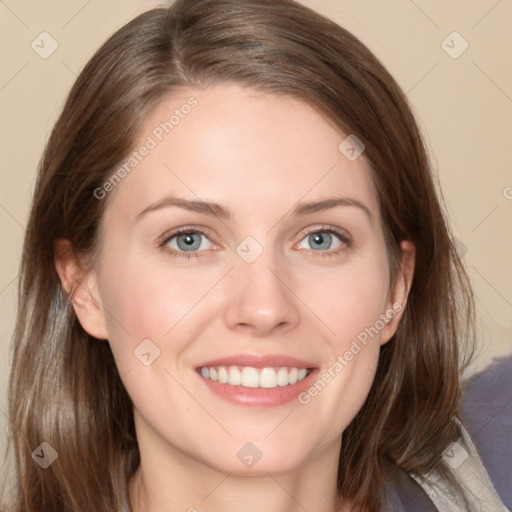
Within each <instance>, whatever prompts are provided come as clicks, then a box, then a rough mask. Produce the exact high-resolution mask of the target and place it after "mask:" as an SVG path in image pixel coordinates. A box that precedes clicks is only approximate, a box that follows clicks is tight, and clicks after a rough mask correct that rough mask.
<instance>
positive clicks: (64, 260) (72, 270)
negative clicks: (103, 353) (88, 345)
mask: <svg viewBox="0 0 512 512" xmlns="http://www.w3.org/2000/svg"><path fill="white" fill-rule="evenodd" d="M53 254H54V263H55V269H56V270H57V274H58V275H59V278H60V282H61V286H62V290H63V292H64V294H65V295H67V296H69V297H70V300H71V303H72V304H73V309H74V310H75V313H76V316H77V318H78V321H79V322H80V324H81V326H82V327H83V328H84V330H85V331H86V332H87V333H88V334H90V335H91V336H94V337H95V338H98V339H104V340H106V339H108V334H107V323H106V318H105V313H104V310H103V307H102V305H101V297H100V295H99V291H98V282H97V275H96V273H95V272H94V271H89V272H84V270H83V269H82V266H81V265H80V261H79V259H78V257H77V255H76V254H75V251H74V250H73V247H72V245H71V242H70V241H69V240H66V239H64V238H59V239H58V240H56V241H55V242H54V244H53Z"/></svg>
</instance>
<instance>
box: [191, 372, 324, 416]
mask: <svg viewBox="0 0 512 512" xmlns="http://www.w3.org/2000/svg"><path fill="white" fill-rule="evenodd" d="M317 372H318V369H317V368H314V369H312V370H311V371H310V373H309V374H308V375H307V376H306V377H305V378H304V379H303V380H301V381H300V382H297V383H295V384H289V385H288V386H277V387H276V388H246V387H244V386H231V385H230V384H223V383H221V382H218V381H214V380H211V379H205V378H204V377H203V376H202V375H201V374H200V373H199V372H197V371H196V374H197V375H198V377H199V378H200V379H201V380H202V381H203V382H204V383H205V384H206V385H207V386H208V388H210V390H211V391H213V392H214V393H215V394H217V395H218V396H220V397H221V398H223V399H224V400H227V401H228V402H231V403H234V404H236V405H243V406H249V407H277V406H279V405H283V404H286V403H288V402H291V401H292V400H295V399H296V398H297V396H298V395H299V394H300V393H302V392H304V391H306V389H308V388H309V387H310V386H311V383H312V382H313V380H314V377H315V375H316V373H317Z"/></svg>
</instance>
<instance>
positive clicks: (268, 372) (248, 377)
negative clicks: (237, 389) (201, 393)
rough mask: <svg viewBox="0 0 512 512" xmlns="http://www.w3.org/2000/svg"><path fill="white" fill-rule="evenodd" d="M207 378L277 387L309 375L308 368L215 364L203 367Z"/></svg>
mask: <svg viewBox="0 0 512 512" xmlns="http://www.w3.org/2000/svg"><path fill="white" fill-rule="evenodd" d="M201 375H202V376H203V377H204V378H205V379H210V380H213V381H218V382H220V383H222V384H229V385H231V386H243V387H246V388H267V389H272V388H277V387H278V386H288V385H291V384H295V383H296V382H300V381H301V380H303V379H305V378H306V376H307V375H308V370H307V369H306V368H288V367H281V368H253V367H251V366H244V367H240V366H228V367H226V366H215V367H210V368H207V367H206V366H204V367H203V368H201Z"/></svg>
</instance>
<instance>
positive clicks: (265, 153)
mask: <svg viewBox="0 0 512 512" xmlns="http://www.w3.org/2000/svg"><path fill="white" fill-rule="evenodd" d="M347 135H348V134H345V133H343V132H342V131H341V130H340V129H338V128H336V127H334V126H333V124H332V123H330V122H329V121H328V120H326V119H325V118H324V116H322V114H320V113H318V112H317V111H315V110H314V109H313V108H312V107H311V106H309V105H308V104H306V103H305V102H302V101H300V100H297V99H295V98H292V97H289V96H281V95H279V96H278V95H274V94H269V93H263V92H260V91H254V90H248V89H245V88H242V87H239V86H235V85H218V86H215V87H208V88H206V89H204V90H199V89H192V88H190V89H183V90H180V91H178V92H175V93H173V94H172V95H169V96H167V97H166V98H164V99H163V100H162V101H160V102H159V103H158V104H157V105H156V106H155V107H154V108H153V109H152V110H151V111H150V113H149V114H148V115H147V117H146V119H145V122H144V125H143V127H142V130H141V132H140V134H139V136H138V138H137V140H136V142H135V144H134V146H133V153H131V154H130V155H128V158H127V159H126V160H125V161H124V162H122V163H121V164H120V165H119V168H122V166H124V169H125V170H126V171H127V172H125V173H122V174H124V175H125V177H123V179H122V180H121V182H120V183H119V185H116V187H114V188H115V190H114V191H113V192H114V193H113V194H112V196H113V197H111V198H110V199H111V200H112V202H113V203H114V207H115V209H116V210H121V211H122V213H123V215H124V216H128V217H132V216H133V215H134V214H136V213H137V212H139V211H140V210H142V209H143V208H144V207H146V206H147V205H148V204H150V203H151V202H154V201H155V200H158V199H160V198H162V197H164V196H165V195H168V194H172V195H175V196H176V195H177V196H181V197H186V198H189V199H203V200H212V201H215V202H219V203H222V204H225V205H226V206H227V207H228V208H229V209H230V210H231V211H233V212H234V213H240V212H242V211H243V212H244V213H247V214H257V215H258V216H259V217H260V218H262V216H263V215H264V213H265V212H268V213H269V214H270V213H271V212H272V213H273V214H276V213H277V212H279V211H283V209H287V208H291V207H293V205H295V204H296V203H297V202H299V201H301V200H312V199H315V198H317V197H322V198H324V197H326V196H339V195H343V196H346V197H351V198H353V199H356V200H360V201H364V202H365V203H366V204H367V205H368V207H369V209H370V210H371V211H372V212H373V213H374V215H375V216H376V217H377V216H378V208H377V202H378V200H377V194H376V191H375V188H374V185H373V182H372V179H371V173H370V167H369V165H368V162H367V160H366V159H365V157H364V153H363V154H362V155H361V156H360V157H359V158H357V159H356V160H354V161H350V160H349V159H348V158H347V157H346V156H345V155H344V154H343V153H342V152H341V151H340V149H339V146H340V143H342V141H343V140H344V139H345V138H346V137H347Z"/></svg>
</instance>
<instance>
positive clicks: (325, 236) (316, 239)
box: [299, 227, 350, 256]
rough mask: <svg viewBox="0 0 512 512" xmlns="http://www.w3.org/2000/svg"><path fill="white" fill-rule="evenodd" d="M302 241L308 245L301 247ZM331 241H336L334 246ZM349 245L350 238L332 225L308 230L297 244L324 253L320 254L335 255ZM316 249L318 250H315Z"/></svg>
mask: <svg viewBox="0 0 512 512" xmlns="http://www.w3.org/2000/svg"><path fill="white" fill-rule="evenodd" d="M336 239H337V240H336ZM304 241H305V242H307V243H308V244H309V245H310V247H303V246H302V245H301V244H303V242H304ZM333 243H336V245H335V246H334V247H333V245H332V244H333ZM349 246H350V240H349V238H348V236H346V235H344V234H342V233H341V232H339V231H338V230H337V229H334V228H332V227H326V228H321V229H316V230H315V231H310V232H309V233H307V234H306V236H305V237H304V238H303V239H302V241H301V243H300V244H299V247H300V248H302V249H310V250H313V251H314V252H321V253H325V254H322V255H321V256H335V255H337V254H339V253H341V252H343V251H346V250H347V249H348V247H349ZM316 249H320V250H319V251H317V250H316Z"/></svg>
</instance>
